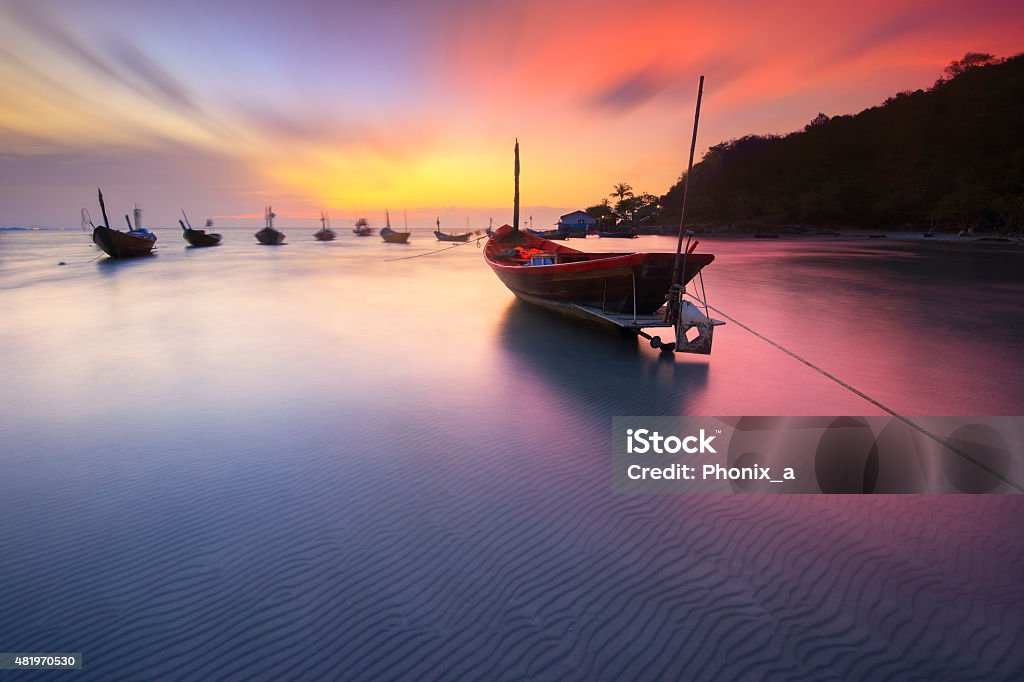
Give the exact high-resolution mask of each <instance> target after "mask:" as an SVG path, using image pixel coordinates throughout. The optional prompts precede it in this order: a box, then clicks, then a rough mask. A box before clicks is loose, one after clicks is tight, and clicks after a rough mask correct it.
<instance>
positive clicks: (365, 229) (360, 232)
mask: <svg viewBox="0 0 1024 682" xmlns="http://www.w3.org/2000/svg"><path fill="white" fill-rule="evenodd" d="M352 233H353V234H355V236H357V237H369V236H370V235H371V234H373V228H372V227H370V223H368V222H367V220H366V218H360V219H359V220H357V221H356V226H355V227H354V228H352Z"/></svg>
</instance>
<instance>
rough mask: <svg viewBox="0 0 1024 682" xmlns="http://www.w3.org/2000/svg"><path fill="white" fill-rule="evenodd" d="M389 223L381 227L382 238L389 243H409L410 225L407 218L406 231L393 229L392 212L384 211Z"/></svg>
mask: <svg viewBox="0 0 1024 682" xmlns="http://www.w3.org/2000/svg"><path fill="white" fill-rule="evenodd" d="M384 216H385V219H386V220H387V225H385V226H384V227H383V228H381V231H380V238H381V239H383V240H384V241H386V242H387V243H388V244H408V243H409V225H408V220H406V226H405V232H399V231H398V230H393V229H391V214H390V213H388V212H387V210H385V211H384Z"/></svg>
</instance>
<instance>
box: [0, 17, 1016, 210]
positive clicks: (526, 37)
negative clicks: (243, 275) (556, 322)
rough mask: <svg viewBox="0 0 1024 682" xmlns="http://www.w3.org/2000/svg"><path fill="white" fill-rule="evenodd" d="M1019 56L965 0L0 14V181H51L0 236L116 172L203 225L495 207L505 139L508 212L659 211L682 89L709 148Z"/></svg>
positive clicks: (15, 206)
mask: <svg viewBox="0 0 1024 682" xmlns="http://www.w3.org/2000/svg"><path fill="white" fill-rule="evenodd" d="M1021 35H1024V9H1022V7H1021V6H1019V3H1008V2H993V3H984V4H979V3H969V2H965V1H963V0H937V1H936V2H925V1H924V0H894V1H892V2H882V1H881V0H862V1H861V2H853V1H849V2H838V3H810V2H798V1H796V0H780V1H779V2H776V3H757V2H752V1H750V0H724V1H723V2H719V3H713V4H708V3H696V2H670V1H668V0H642V1H640V2H637V3H629V4H627V5H623V4H621V3H612V2H610V1H607V0H596V1H589V2H584V1H582V0H547V1H542V0H524V1H522V2H515V3H499V2H470V1H468V0H424V1H423V2H412V1H405V0H391V1H388V2H378V3H360V2H336V1H330V0H295V1H293V2H289V3H286V4H282V3H258V2H256V3H254V2H241V1H228V0H220V1H218V0H206V1H204V2H199V1H198V0H180V1H179V2H177V3H173V4H170V3H139V2H129V1H127V0H108V1H102V0H77V1H74V2H72V1H71V0H52V1H50V2H47V3H28V2H20V1H18V0H6V1H4V0H0V177H8V178H14V177H17V176H18V171H19V169H20V168H26V169H28V168H31V169H33V172H32V173H28V175H32V174H33V173H35V172H36V171H37V170H38V169H39V168H43V167H45V165H46V164H47V163H53V164H54V167H55V168H57V169H58V170H59V172H57V171H55V174H54V177H58V176H59V177H60V178H61V182H62V183H65V184H64V185H63V186H64V188H65V189H64V191H63V192H61V193H60V198H58V199H54V200H53V201H51V202H50V204H49V205H47V207H46V208H45V209H41V208H40V206H39V204H38V202H36V201H31V202H30V201H27V200H24V199H23V198H22V197H23V194H19V193H17V192H14V191H13V190H9V189H3V188H0V206H2V207H3V208H2V209H0V210H5V211H8V212H9V215H0V221H4V222H18V221H22V220H24V221H25V222H39V221H40V220H39V219H38V218H37V217H36V213H37V212H39V211H41V210H45V211H49V212H50V213H49V214H48V215H50V216H52V218H45V219H46V220H53V221H54V222H57V221H58V220H59V219H60V216H62V215H67V216H75V215H77V208H76V206H77V205H78V204H79V203H80V201H79V200H78V199H77V198H72V199H69V200H68V205H63V204H62V202H64V199H63V197H64V196H66V195H68V194H72V195H73V194H74V193H75V190H74V189H72V188H73V187H74V183H75V179H76V177H78V178H80V186H81V191H82V193H83V194H84V195H85V196H86V197H88V196H89V194H90V193H91V192H92V191H93V190H90V189H89V187H94V185H95V184H98V183H99V182H101V181H103V180H104V175H105V174H108V177H109V178H110V179H111V180H114V179H117V178H120V177H122V175H123V174H122V170H118V169H125V168H129V167H132V168H134V169H135V172H134V173H129V174H128V175H129V176H130V175H134V176H135V177H137V178H138V183H139V187H138V188H137V189H136V190H135V191H129V192H128V193H131V194H141V193H144V191H146V190H147V189H148V188H146V187H144V186H142V183H143V181H144V179H145V178H152V177H157V176H160V174H161V173H164V172H167V173H168V174H169V175H171V176H173V177H175V178H178V179H180V182H178V183H176V184H174V191H175V192H177V193H180V194H182V195H188V194H189V193H194V195H195V196H197V197H198V196H203V197H208V198H209V200H210V201H211V205H210V206H209V207H208V208H205V209H203V210H205V211H206V212H208V213H210V214H219V215H247V214H249V213H253V212H254V211H253V210H252V209H251V207H249V206H247V205H243V204H245V203H246V202H257V205H258V203H259V202H262V201H263V199H262V198H261V197H263V196H264V195H265V194H266V195H268V197H267V198H268V200H269V199H270V197H269V195H276V196H278V197H290V199H289V201H294V202H295V203H296V206H295V207H294V210H295V211H297V212H298V213H302V212H304V211H307V210H312V208H311V207H315V206H318V205H325V206H327V207H328V208H334V207H342V206H363V207H366V208H367V209H370V208H372V207H375V206H376V207H381V208H383V207H384V206H385V205H390V206H409V207H410V208H414V207H416V206H451V205H464V206H500V205H505V204H507V203H508V201H509V196H508V195H509V192H508V183H509V163H508V157H509V150H510V145H509V141H510V140H511V139H512V138H514V137H516V136H518V137H519V138H520V139H521V141H522V142H523V145H524V146H523V153H524V176H523V191H524V198H525V199H526V200H527V201H529V202H533V203H536V204H538V205H539V204H546V205H549V206H552V207H559V208H553V209H552V210H560V208H561V207H564V206H567V205H568V206H574V205H581V204H585V203H588V202H591V201H596V200H598V199H599V198H600V197H601V196H603V195H604V194H607V192H608V190H609V187H610V185H611V184H612V183H614V182H617V181H620V180H627V181H629V182H630V183H631V184H633V185H634V187H637V188H638V189H641V190H646V191H652V192H659V191H663V190H664V189H666V188H667V186H668V185H669V184H670V183H671V182H672V181H673V180H674V179H675V178H676V177H677V176H678V174H679V171H680V170H681V167H682V159H683V158H684V157H685V148H686V146H687V144H688V137H689V133H688V130H687V128H688V126H689V121H690V120H692V119H691V116H692V110H691V107H692V103H693V97H694V95H695V88H696V82H697V77H698V76H699V75H700V74H702V73H703V74H705V75H706V76H707V83H706V86H705V114H704V116H703V117H702V130H701V134H700V137H699V143H700V145H701V146H702V147H707V146H709V145H711V144H715V143H717V142H718V141H720V140H722V139H727V138H731V137H736V136H739V135H743V134H747V133H751V132H785V131H787V130H793V129H797V128H799V127H801V126H802V125H803V124H804V123H805V122H806V121H807V120H809V119H810V117H811V116H813V115H814V114H815V113H817V112H818V111H827V112H828V113H831V114H836V113H844V112H852V111H856V110H858V109H860V108H863V107H866V106H870V105H872V104H875V103H877V102H879V101H881V100H882V99H884V98H885V97H886V96H888V95H890V94H892V93H894V92H896V91H899V90H903V89H907V88H914V87H922V86H927V85H929V84H930V83H931V82H933V81H934V79H935V78H936V76H937V75H938V73H939V72H940V71H941V69H942V67H943V66H944V65H945V63H946V62H948V61H949V60H951V59H954V58H957V57H959V56H961V55H962V54H963V53H964V52H966V51H968V50H981V51H986V52H993V53H996V54H1001V55H1006V54H1011V53H1014V52H1018V51H1020V50H1021V49H1024V45H1021V41H1020V36H1021ZM169 150H173V151H169ZM71 158H75V159H88V158H94V159H95V161H96V162H95V163H93V164H89V163H87V162H82V163H73V164H72V163H69V162H67V160H68V159H71ZM112 158H116V159H118V161H117V163H111V162H110V159H112ZM59 159H64V161H58V160H59ZM129 160H131V161H129ZM158 164H159V165H161V168H160V169H159V170H158V169H156V168H155V166H157V165H158ZM150 165H152V166H154V170H153V172H151V173H147V172H145V171H144V169H145V168H146V167H148V166H150ZM200 165H201V166H203V167H205V168H215V169H217V172H216V173H212V174H210V173H205V172H200V173H197V172H196V168H197V167H198V166H200ZM75 173H77V174H78V175H77V176H76V175H75ZM38 177H40V178H41V181H43V182H45V179H44V178H45V174H42V175H39V176H38ZM190 178H191V180H190ZM216 178H221V179H222V182H220V183H219V185H218V186H219V188H220V189H219V191H220V192H222V194H221V195H217V194H216V193H214V192H210V191H208V185H209V184H210V183H211V182H215V180H216ZM128 189H129V190H130V188H128ZM215 196H223V197H224V198H223V199H222V201H223V203H224V204H225V206H218V205H212V204H215V203H216V201H215V200H214V198H213V197H215ZM175 201H178V202H180V203H184V202H181V201H180V200H175ZM168 203H171V202H168ZM275 206H280V207H281V210H282V211H287V210H289V207H287V206H284V205H282V204H281V202H280V201H275ZM197 210H199V209H197Z"/></svg>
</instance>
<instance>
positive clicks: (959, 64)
mask: <svg viewBox="0 0 1024 682" xmlns="http://www.w3.org/2000/svg"><path fill="white" fill-rule="evenodd" d="M998 62H999V60H997V59H996V58H995V57H993V56H992V55H990V54H988V53H987V52H968V53H967V54H965V55H964V56H963V58H962V59H954V60H953V61H951V62H950V63H949V66H947V67H946V68H945V69H943V70H942V76H940V77H939V82H940V83H942V82H945V81H951V80H953V79H954V78H956V77H957V76H959V75H960V74H962V73H963V72H965V71H967V70H969V69H974V68H977V67H979V66H988V65H989V64H997V63H998Z"/></svg>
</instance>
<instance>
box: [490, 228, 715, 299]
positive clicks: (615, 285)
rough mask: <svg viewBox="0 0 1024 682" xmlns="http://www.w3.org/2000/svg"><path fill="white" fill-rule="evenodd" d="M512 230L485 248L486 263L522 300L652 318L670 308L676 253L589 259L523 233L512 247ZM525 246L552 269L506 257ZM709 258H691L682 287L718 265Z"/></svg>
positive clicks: (591, 256)
mask: <svg viewBox="0 0 1024 682" xmlns="http://www.w3.org/2000/svg"><path fill="white" fill-rule="evenodd" d="M511 233H512V228H511V227H510V226H508V225H505V226H502V227H500V228H498V229H497V230H496V231H495V234H494V237H493V238H491V239H490V240H488V242H487V245H486V246H485V247H484V258H485V259H486V260H487V264H488V265H490V266H491V269H492V270H494V273H495V274H496V275H497V276H498V278H499V279H500V280H501V281H502V282H503V283H504V284H505V286H507V287H508V288H509V289H510V290H511V291H512V293H514V294H516V295H517V296H520V295H525V296H528V297H535V298H540V299H544V300H545V301H550V302H553V303H576V304H580V305H587V306H593V307H595V308H601V309H603V310H608V311H611V312H632V311H633V305H634V291H635V295H636V312H637V313H638V314H648V313H653V312H654V311H655V310H657V309H658V308H660V307H661V306H662V304H664V303H665V297H666V294H667V293H668V290H669V287H670V286H671V283H672V266H673V262H674V260H675V254H674V253H587V252H583V251H577V250H576V249H573V248H570V247H568V246H564V245H562V244H557V243H555V242H553V241H550V240H548V239H544V238H542V237H538V236H536V235H532V234H529V233H526V232H523V231H520V233H519V240H518V242H517V243H515V244H514V243H513V242H512V236H511ZM515 246H520V247H522V248H524V249H538V250H540V251H543V252H545V253H547V254H554V260H555V261H556V262H555V263H554V264H551V265H522V264H520V263H519V262H516V261H514V260H510V259H508V258H507V257H503V256H502V254H503V253H504V252H507V251H508V250H509V249H511V248H513V247H515ZM714 258H715V257H714V256H713V255H711V254H708V253H699V254H695V253H691V254H690V255H689V256H687V257H686V270H685V272H684V273H683V281H684V282H689V281H690V280H691V279H693V278H694V277H695V276H696V275H697V273H698V272H700V270H701V268H703V267H704V266H706V265H707V264H709V263H710V262H711V261H713V260H714Z"/></svg>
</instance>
